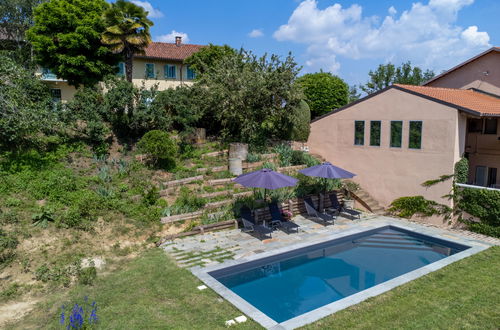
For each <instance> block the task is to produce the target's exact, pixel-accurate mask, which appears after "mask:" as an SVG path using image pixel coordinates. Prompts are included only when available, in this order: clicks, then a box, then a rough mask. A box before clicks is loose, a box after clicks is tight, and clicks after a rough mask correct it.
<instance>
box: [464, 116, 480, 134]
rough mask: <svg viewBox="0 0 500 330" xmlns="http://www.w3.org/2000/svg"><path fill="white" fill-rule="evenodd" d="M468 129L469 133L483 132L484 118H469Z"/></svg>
mask: <svg viewBox="0 0 500 330" xmlns="http://www.w3.org/2000/svg"><path fill="white" fill-rule="evenodd" d="M467 131H468V132H469V133H481V132H482V131H483V120H482V119H476V118H469V120H467Z"/></svg>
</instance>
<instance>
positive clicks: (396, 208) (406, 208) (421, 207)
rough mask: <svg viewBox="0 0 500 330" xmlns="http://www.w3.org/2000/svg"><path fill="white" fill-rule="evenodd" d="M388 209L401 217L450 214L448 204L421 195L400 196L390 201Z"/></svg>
mask: <svg viewBox="0 0 500 330" xmlns="http://www.w3.org/2000/svg"><path fill="white" fill-rule="evenodd" d="M389 211H390V212H392V213H394V214H396V215H397V216H399V217H402V218H411V217H412V216H414V215H419V216H423V217H430V216H433V215H444V216H445V218H448V217H449V216H450V215H451V209H450V208H449V207H448V206H446V205H442V204H438V203H436V202H435V201H430V200H427V199H425V198H424V197H423V196H410V197H400V198H398V199H396V200H394V201H393V202H392V203H391V207H390V208H389Z"/></svg>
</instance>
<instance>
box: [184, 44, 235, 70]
mask: <svg viewBox="0 0 500 330" xmlns="http://www.w3.org/2000/svg"><path fill="white" fill-rule="evenodd" d="M237 53H238V52H237V51H236V49H234V48H232V47H230V46H228V45H224V46H217V45H213V44H209V45H208V46H207V47H204V48H202V49H201V50H199V51H198V52H196V53H194V54H193V55H191V56H190V57H188V58H187V59H186V60H184V63H186V64H187V65H189V67H190V68H191V69H193V70H194V71H195V72H196V73H197V74H198V75H202V74H204V73H205V72H206V71H207V70H208V69H209V68H210V67H213V66H216V65H218V63H219V62H220V61H221V60H222V59H223V58H224V57H225V56H231V55H236V54H237Z"/></svg>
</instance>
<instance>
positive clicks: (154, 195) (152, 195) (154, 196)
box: [142, 186, 160, 206]
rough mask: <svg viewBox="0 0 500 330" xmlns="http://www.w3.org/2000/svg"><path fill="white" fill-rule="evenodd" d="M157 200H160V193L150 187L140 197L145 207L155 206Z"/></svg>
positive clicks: (153, 187) (155, 188)
mask: <svg viewBox="0 0 500 330" xmlns="http://www.w3.org/2000/svg"><path fill="white" fill-rule="evenodd" d="M158 199H160V192H159V190H158V187H156V186H151V187H150V188H149V189H147V190H146V191H145V192H144V193H143V195H142V202H143V203H144V204H145V205H147V206H151V205H155V204H156V202H157V201H158Z"/></svg>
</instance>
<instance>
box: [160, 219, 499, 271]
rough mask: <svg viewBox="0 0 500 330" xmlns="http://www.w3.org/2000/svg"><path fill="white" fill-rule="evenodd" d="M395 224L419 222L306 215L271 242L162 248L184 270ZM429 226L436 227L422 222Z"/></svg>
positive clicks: (221, 235)
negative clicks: (324, 220)
mask: <svg viewBox="0 0 500 330" xmlns="http://www.w3.org/2000/svg"><path fill="white" fill-rule="evenodd" d="M387 220H389V221H391V222H393V223H395V224H397V223H401V225H404V224H411V223H415V222H412V221H408V220H405V219H399V218H393V217H387V216H379V215H375V214H364V215H363V216H362V217H361V219H356V220H351V219H347V218H342V217H338V218H337V220H336V221H335V224H334V225H329V226H324V225H323V224H320V223H317V222H315V221H313V220H310V219H307V218H305V217H303V216H300V215H299V216H296V217H295V218H294V222H295V223H297V224H298V225H299V226H300V230H299V233H291V234H286V233H285V232H283V231H281V230H276V231H274V232H273V235H272V238H271V239H264V240H261V239H260V238H259V237H258V236H253V235H251V234H248V233H243V232H241V230H239V229H232V230H222V231H217V232H209V233H206V234H203V235H196V236H190V237H185V238H178V239H175V240H173V241H169V242H166V243H165V244H163V245H162V246H161V247H162V248H163V249H164V250H165V251H166V252H167V253H168V254H170V255H171V256H172V257H173V258H174V259H175V260H176V261H177V264H178V265H179V266H181V267H186V268H191V267H195V266H200V267H206V266H212V265H215V264H218V263H222V262H224V261H226V260H229V259H234V260H237V259H240V258H244V257H249V256H252V255H255V254H259V253H263V252H268V251H272V250H274V249H278V248H282V247H285V246H287V245H292V244H294V243H298V242H307V241H317V240H321V239H322V238H325V237H327V236H329V235H330V234H332V233H338V232H342V231H345V230H348V229H352V228H359V227H367V226H370V225H371V224H372V223H373V222H376V221H387ZM418 224H419V225H423V226H426V227H436V226H432V225H426V224H423V223H421V222H418ZM445 231H447V236H449V237H447V238H448V239H450V240H454V239H456V238H458V237H457V236H456V235H458V236H462V237H467V238H469V239H472V240H477V241H480V242H483V243H488V244H491V245H500V240H498V239H495V238H492V237H488V236H484V235H480V234H476V233H472V232H468V231H465V230H455V229H445Z"/></svg>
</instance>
